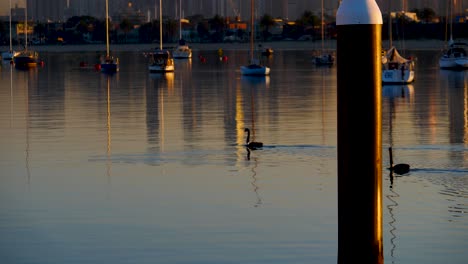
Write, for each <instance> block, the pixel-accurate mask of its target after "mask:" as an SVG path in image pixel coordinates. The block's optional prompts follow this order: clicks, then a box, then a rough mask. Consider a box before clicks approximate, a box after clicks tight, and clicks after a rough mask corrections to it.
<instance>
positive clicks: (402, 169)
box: [388, 147, 410, 175]
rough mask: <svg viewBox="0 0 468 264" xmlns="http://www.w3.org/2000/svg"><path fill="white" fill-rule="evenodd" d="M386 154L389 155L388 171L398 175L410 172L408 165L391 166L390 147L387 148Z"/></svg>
mask: <svg viewBox="0 0 468 264" xmlns="http://www.w3.org/2000/svg"><path fill="white" fill-rule="evenodd" d="M388 152H389V154H390V168H388V169H389V170H391V171H393V172H394V173H396V174H399V175H402V174H406V173H408V172H409V171H410V165H409V164H406V163H399V164H396V165H393V155H392V147H389V148H388Z"/></svg>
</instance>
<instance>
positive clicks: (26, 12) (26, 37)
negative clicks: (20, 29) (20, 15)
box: [10, 0, 28, 51]
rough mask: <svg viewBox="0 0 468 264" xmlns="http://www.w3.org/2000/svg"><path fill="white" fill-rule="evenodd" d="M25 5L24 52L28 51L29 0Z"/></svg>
mask: <svg viewBox="0 0 468 264" xmlns="http://www.w3.org/2000/svg"><path fill="white" fill-rule="evenodd" d="M24 5H25V8H24V50H25V51H28V1H27V0H26V1H25V3H24ZM10 10H11V9H10ZM10 12H11V11H10Z"/></svg>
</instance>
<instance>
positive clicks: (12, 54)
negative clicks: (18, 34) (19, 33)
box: [2, 0, 19, 61]
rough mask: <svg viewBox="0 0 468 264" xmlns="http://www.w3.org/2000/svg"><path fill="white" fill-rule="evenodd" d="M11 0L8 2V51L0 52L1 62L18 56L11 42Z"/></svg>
mask: <svg viewBox="0 0 468 264" xmlns="http://www.w3.org/2000/svg"><path fill="white" fill-rule="evenodd" d="M11 34H12V32H11V0H10V50H9V51H5V52H2V59H3V61H11V60H13V57H15V56H16V55H18V53H19V52H17V51H14V50H13V41H12V36H11Z"/></svg>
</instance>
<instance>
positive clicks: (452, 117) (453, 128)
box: [440, 70, 468, 158]
mask: <svg viewBox="0 0 468 264" xmlns="http://www.w3.org/2000/svg"><path fill="white" fill-rule="evenodd" d="M440 75H441V85H443V86H445V87H448V88H449V89H447V99H448V107H449V109H448V112H449V122H450V133H449V134H450V141H451V143H464V144H466V143H468V71H450V70H441V71H440ZM467 158H468V156H467Z"/></svg>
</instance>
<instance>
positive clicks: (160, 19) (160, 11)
mask: <svg viewBox="0 0 468 264" xmlns="http://www.w3.org/2000/svg"><path fill="white" fill-rule="evenodd" d="M162 39H163V38H162V0H159V49H160V50H162Z"/></svg>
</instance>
